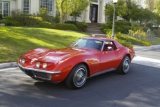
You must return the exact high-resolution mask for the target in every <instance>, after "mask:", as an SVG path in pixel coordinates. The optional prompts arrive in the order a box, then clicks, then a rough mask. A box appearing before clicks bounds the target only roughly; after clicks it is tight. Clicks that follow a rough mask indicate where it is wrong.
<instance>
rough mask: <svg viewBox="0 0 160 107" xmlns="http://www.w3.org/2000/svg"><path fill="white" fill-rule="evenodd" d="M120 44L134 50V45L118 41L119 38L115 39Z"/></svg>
mask: <svg viewBox="0 0 160 107" xmlns="http://www.w3.org/2000/svg"><path fill="white" fill-rule="evenodd" d="M115 39H116V40H117V41H118V42H119V43H120V44H122V45H123V46H126V47H128V48H130V49H132V48H133V45H132V44H130V43H129V42H126V41H125V40H122V39H118V38H115Z"/></svg>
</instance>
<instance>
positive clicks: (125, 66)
mask: <svg viewBox="0 0 160 107" xmlns="http://www.w3.org/2000/svg"><path fill="white" fill-rule="evenodd" d="M130 62H131V61H130V58H129V56H127V55H126V56H125V57H124V58H123V60H122V62H121V64H120V66H119V67H118V69H117V71H118V73H120V74H127V73H128V72H129V68H130Z"/></svg>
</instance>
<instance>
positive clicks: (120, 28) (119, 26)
mask: <svg viewBox="0 0 160 107" xmlns="http://www.w3.org/2000/svg"><path fill="white" fill-rule="evenodd" d="M107 29H112V22H108V23H106V24H104V25H102V27H101V31H102V32H103V33H106V31H107ZM130 29H131V23H130V22H126V21H116V22H115V32H117V33H118V32H121V33H125V34H127V33H128V31H129V30H130Z"/></svg>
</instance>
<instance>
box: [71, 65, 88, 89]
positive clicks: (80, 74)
mask: <svg viewBox="0 0 160 107" xmlns="http://www.w3.org/2000/svg"><path fill="white" fill-rule="evenodd" d="M86 79H87V70H86V69H85V68H79V69H77V70H76V71H75V74H74V77H73V83H74V85H75V86H76V87H81V86H83V85H84V84H85V82H86Z"/></svg>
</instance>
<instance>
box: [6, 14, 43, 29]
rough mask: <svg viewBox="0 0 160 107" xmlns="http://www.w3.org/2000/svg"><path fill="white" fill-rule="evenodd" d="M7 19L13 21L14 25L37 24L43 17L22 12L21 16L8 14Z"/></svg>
mask: <svg viewBox="0 0 160 107" xmlns="http://www.w3.org/2000/svg"><path fill="white" fill-rule="evenodd" d="M6 20H7V21H12V23H15V24H13V26H14V25H15V26H37V25H39V23H41V22H42V21H43V20H42V18H41V17H35V16H29V15H24V14H21V15H19V16H8V17H6Z"/></svg>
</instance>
